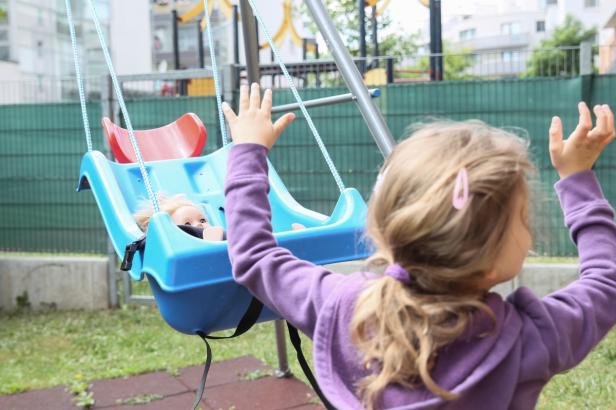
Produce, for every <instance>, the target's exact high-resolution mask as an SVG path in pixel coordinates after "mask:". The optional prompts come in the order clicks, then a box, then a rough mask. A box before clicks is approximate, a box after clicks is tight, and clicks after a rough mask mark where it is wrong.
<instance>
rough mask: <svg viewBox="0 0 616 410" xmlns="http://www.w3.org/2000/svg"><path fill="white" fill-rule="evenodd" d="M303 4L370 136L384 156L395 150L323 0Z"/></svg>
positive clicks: (383, 121) (394, 143)
mask: <svg viewBox="0 0 616 410" xmlns="http://www.w3.org/2000/svg"><path fill="white" fill-rule="evenodd" d="M305 3H306V5H307V6H308V10H310V14H312V18H313V19H314V21H315V23H317V26H318V27H319V31H320V32H321V35H322V36H323V38H324V39H325V41H326V43H327V47H328V48H329V49H330V50H331V52H332V55H333V56H334V61H335V62H336V65H337V66H338V70H340V74H342V78H343V79H344V82H345V83H346V85H347V87H349V89H350V90H351V93H353V95H355V96H356V97H357V105H358V107H359V111H360V112H361V115H362V117H364V121H365V122H366V124H367V125H368V129H369V130H370V133H371V134H372V138H374V141H375V142H376V144H377V146H378V147H379V150H380V151H381V154H383V156H384V157H387V156H388V155H389V154H390V153H391V151H392V150H393V149H394V146H395V145H396V142H395V140H394V138H393V137H392V135H391V131H390V130H389V128H388V127H387V124H386V123H385V120H384V119H383V116H382V115H381V113H380V111H379V110H378V109H377V108H376V106H375V105H374V103H373V102H372V99H371V98H370V94H369V93H368V89H367V88H366V86H365V85H364V81H363V78H362V76H361V74H360V73H359V70H358V69H357V66H356V65H355V63H354V62H353V59H352V57H351V54H350V53H349V50H347V48H346V47H345V46H344V43H343V42H342V39H341V38H340V34H339V33H338V31H337V30H336V27H335V26H334V23H333V22H332V20H331V18H330V17H329V14H328V13H327V10H326V9H325V7H324V6H323V3H322V2H321V1H320V0H305Z"/></svg>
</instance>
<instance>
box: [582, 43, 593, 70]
mask: <svg viewBox="0 0 616 410" xmlns="http://www.w3.org/2000/svg"><path fill="white" fill-rule="evenodd" d="M590 74H592V43H591V42H590V41H584V42H582V43H581V44H580V75H590Z"/></svg>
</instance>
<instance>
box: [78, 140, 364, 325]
mask: <svg viewBox="0 0 616 410" xmlns="http://www.w3.org/2000/svg"><path fill="white" fill-rule="evenodd" d="M231 145H232V144H229V145H227V146H225V147H223V148H220V149H219V150H217V151H216V152H214V153H212V154H209V155H206V156H203V157H197V158H184V159H173V160H162V161H152V162H148V163H146V164H145V166H146V169H147V171H148V174H149V175H150V179H151V181H152V188H153V190H154V191H163V192H165V193H167V194H169V195H174V194H178V193H183V194H186V196H187V197H188V198H189V199H190V200H192V201H194V202H196V203H199V204H202V205H203V207H204V209H205V211H206V214H207V216H208V218H209V220H210V221H211V223H212V224H213V225H219V226H223V227H224V228H225V229H226V221H225V216H224V179H225V174H226V162H227V155H228V152H229V149H230V148H231ZM269 165H270V168H269V169H270V171H269V180H270V193H269V200H270V204H271V208H272V226H273V230H274V235H275V237H276V239H277V241H278V244H279V245H280V246H282V247H285V248H287V249H289V250H290V251H291V252H293V253H294V254H295V255H296V256H297V257H299V258H302V259H306V260H309V261H311V262H313V263H315V264H327V263H334V262H340V261H345V260H353V259H358V258H363V257H366V256H368V252H367V249H366V247H365V246H364V244H363V241H362V235H363V230H364V222H365V214H366V204H365V202H364V201H363V199H362V197H361V196H360V194H359V192H358V191H357V190H355V189H353V188H347V189H345V190H344V191H343V192H342V193H341V195H340V198H339V199H338V203H337V204H336V206H335V208H334V211H333V213H332V215H331V216H329V217H328V216H325V215H323V214H320V213H317V212H314V211H311V210H308V209H306V208H304V207H302V206H301V205H300V204H298V203H297V202H296V201H295V200H294V199H293V198H292V197H291V195H290V194H289V192H288V190H287V189H286V187H285V186H284V184H283V182H282V180H281V179H280V177H279V176H278V174H277V173H276V171H275V170H274V169H273V167H272V166H271V164H269ZM83 189H91V190H92V193H93V194H94V197H95V198H96V201H97V203H98V206H99V209H100V212H101V214H102V217H103V220H104V222H105V226H106V228H107V232H108V234H109V236H110V238H111V241H112V243H113V246H114V248H115V251H116V253H117V254H118V255H119V256H120V257H121V256H123V255H124V251H125V248H126V246H127V245H129V244H131V243H133V242H134V241H136V240H138V239H139V238H140V237H142V236H143V232H141V230H140V229H139V227H138V226H137V224H136V222H135V221H134V219H133V216H132V214H133V213H134V212H135V211H136V210H137V209H138V207H139V203H138V199H139V198H145V197H147V194H146V192H145V188H144V184H143V181H142V176H141V173H140V170H139V166H138V164H119V163H116V162H113V161H109V160H108V159H107V158H105V156H104V155H103V154H102V153H100V152H98V151H90V152H88V153H86V154H85V155H84V157H83V159H82V163H81V171H80V181H79V190H83ZM295 222H297V223H301V224H303V225H304V226H306V229H303V230H299V231H293V230H291V224H292V223H295ZM146 239H147V245H146V247H145V251H144V252H143V253H142V252H137V253H136V254H135V257H134V259H133V262H132V267H131V268H130V271H129V274H130V276H131V277H132V278H133V279H135V280H141V279H143V277H144V276H145V277H147V279H148V281H149V282H150V285H151V288H152V291H153V294H154V297H155V298H156V302H157V304H158V307H159V309H160V311H161V314H162V316H163V317H164V319H165V320H166V321H167V323H169V325H171V326H172V327H173V328H175V329H176V330H178V331H180V332H183V333H187V334H195V333H197V332H203V333H206V334H207V333H210V332H212V331H217V330H223V329H230V328H234V327H235V326H237V325H238V322H239V321H240V318H241V317H242V315H243V314H244V312H246V310H247V307H248V305H249V304H250V301H251V299H252V296H251V295H250V294H249V293H248V291H247V290H246V289H244V288H243V287H241V286H239V285H237V284H236V283H235V282H234V280H233V278H232V275H231V266H230V263H229V257H228V254H227V242H226V241H221V242H210V241H205V240H202V239H198V238H195V237H193V236H190V235H188V234H186V233H184V232H183V231H181V230H180V229H178V228H177V227H176V226H175V225H174V224H173V222H172V221H171V218H170V217H169V215H168V214H167V213H165V212H158V213H156V214H154V215H153V216H152V219H151V221H150V223H149V226H148V231H147V235H146ZM277 317H278V315H277V314H276V313H275V312H272V311H270V310H268V309H264V310H263V311H262V313H261V315H260V316H259V321H266V320H272V319H275V318H277Z"/></svg>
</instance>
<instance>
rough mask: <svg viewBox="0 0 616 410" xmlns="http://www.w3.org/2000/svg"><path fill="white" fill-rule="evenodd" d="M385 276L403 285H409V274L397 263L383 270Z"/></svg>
mask: <svg viewBox="0 0 616 410" xmlns="http://www.w3.org/2000/svg"><path fill="white" fill-rule="evenodd" d="M385 275H387V276H390V277H392V278H394V279H396V280H399V281H400V282H402V283H403V284H405V285H407V286H408V285H410V284H411V278H410V276H409V273H408V272H407V271H406V269H404V268H403V267H402V266H400V265H399V264H397V263H394V264H391V265H389V266H388V267H387V269H385Z"/></svg>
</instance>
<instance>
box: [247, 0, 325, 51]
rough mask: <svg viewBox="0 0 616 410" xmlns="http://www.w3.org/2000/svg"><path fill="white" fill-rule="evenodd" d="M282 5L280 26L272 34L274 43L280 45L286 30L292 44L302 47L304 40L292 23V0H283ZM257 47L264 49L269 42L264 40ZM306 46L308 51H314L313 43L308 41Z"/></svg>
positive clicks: (267, 46)
mask: <svg viewBox="0 0 616 410" xmlns="http://www.w3.org/2000/svg"><path fill="white" fill-rule="evenodd" d="M282 7H283V16H282V23H281V24H280V28H278V31H277V32H276V34H274V37H273V40H274V44H276V45H277V46H280V45H281V43H282V40H284V38H285V36H286V34H287V32H288V33H289V35H290V36H291V41H292V42H293V44H295V45H296V46H298V47H303V44H304V40H303V38H302V37H301V36H300V35H299V34H298V33H297V30H296V29H295V26H294V25H293V2H292V1H291V0H284V2H283V4H282ZM259 47H260V48H261V49H266V48H269V44H268V43H267V42H265V43H263V44H261V45H260V46H259ZM306 48H307V50H308V51H310V52H314V51H315V46H314V44H310V43H309V44H307V45H306Z"/></svg>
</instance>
